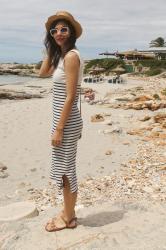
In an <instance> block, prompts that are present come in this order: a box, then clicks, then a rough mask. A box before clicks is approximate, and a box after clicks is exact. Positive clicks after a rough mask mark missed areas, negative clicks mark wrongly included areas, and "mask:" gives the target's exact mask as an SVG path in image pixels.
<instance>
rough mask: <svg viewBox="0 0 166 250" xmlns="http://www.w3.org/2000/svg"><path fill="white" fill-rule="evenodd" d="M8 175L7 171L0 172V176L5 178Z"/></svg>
mask: <svg viewBox="0 0 166 250" xmlns="http://www.w3.org/2000/svg"><path fill="white" fill-rule="evenodd" d="M8 176H9V174H8V173H4V172H0V178H7V177H8Z"/></svg>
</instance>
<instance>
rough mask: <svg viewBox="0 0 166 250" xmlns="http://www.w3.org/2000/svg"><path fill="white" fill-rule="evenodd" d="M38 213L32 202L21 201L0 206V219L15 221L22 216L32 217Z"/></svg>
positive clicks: (2, 220)
mask: <svg viewBox="0 0 166 250" xmlns="http://www.w3.org/2000/svg"><path fill="white" fill-rule="evenodd" d="M38 214H39V212H38V210H37V209H36V206H35V204H34V203H33V202H29V201H22V202H16V203H12V204H9V205H6V206H3V207H0V221H1V222H7V221H15V220H20V219H23V218H32V217H34V216H37V215H38Z"/></svg>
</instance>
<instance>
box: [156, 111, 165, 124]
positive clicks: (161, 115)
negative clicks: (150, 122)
mask: <svg viewBox="0 0 166 250" xmlns="http://www.w3.org/2000/svg"><path fill="white" fill-rule="evenodd" d="M153 119H154V122H156V123H160V124H161V123H162V122H163V121H166V114H165V113H159V114H157V115H155V116H153Z"/></svg>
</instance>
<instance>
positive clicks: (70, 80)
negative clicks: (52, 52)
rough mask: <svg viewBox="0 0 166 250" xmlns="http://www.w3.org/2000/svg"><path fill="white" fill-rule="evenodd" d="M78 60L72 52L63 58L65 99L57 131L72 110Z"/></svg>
mask: <svg viewBox="0 0 166 250" xmlns="http://www.w3.org/2000/svg"><path fill="white" fill-rule="evenodd" d="M79 67H80V60H79V57H78V55H77V54H76V53H75V52H74V53H73V52H69V53H68V54H67V55H66V56H65V60H64V69H65V73H66V93H67V97H66V100H65V102H64V106H63V109H62V112H61V116H60V119H59V122H58V124H57V129H63V128H64V126H65V123H66V121H67V119H68V117H69V114H70V112H71V109H72V105H73V102H74V100H75V97H76V92H77V82H78V76H79Z"/></svg>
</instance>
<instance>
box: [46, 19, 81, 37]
mask: <svg viewBox="0 0 166 250" xmlns="http://www.w3.org/2000/svg"><path fill="white" fill-rule="evenodd" d="M59 19H65V20H67V21H69V22H70V23H71V24H72V25H73V27H74V29H75V31H76V38H78V37H80V36H81V34H82V27H81V25H80V23H79V22H77V21H76V20H75V19H71V18H70V17H67V16H65V15H58V16H57V15H53V16H50V17H49V18H48V20H47V22H46V23H45V26H46V30H47V31H48V32H49V31H50V26H51V24H52V22H54V21H56V20H59Z"/></svg>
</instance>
